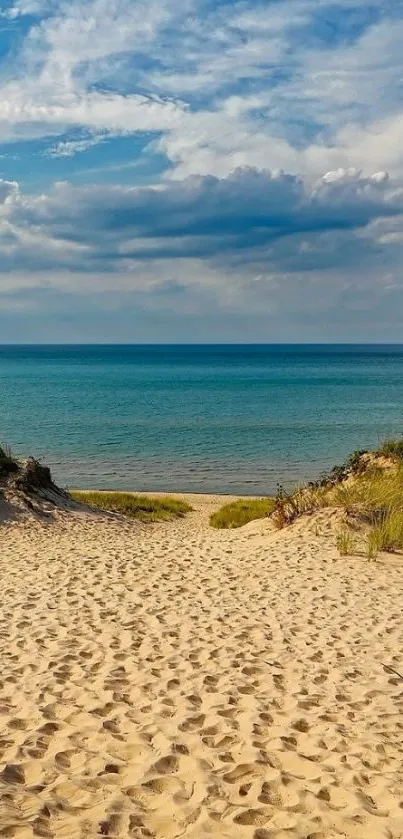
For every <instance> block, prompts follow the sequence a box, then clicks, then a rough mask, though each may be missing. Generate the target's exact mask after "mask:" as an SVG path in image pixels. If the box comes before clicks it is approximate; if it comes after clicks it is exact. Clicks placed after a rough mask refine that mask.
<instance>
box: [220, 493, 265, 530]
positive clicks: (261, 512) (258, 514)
mask: <svg viewBox="0 0 403 839" xmlns="http://www.w3.org/2000/svg"><path fill="white" fill-rule="evenodd" d="M273 510H274V499H273V498H238V499H237V500H236V501H231V502H230V503H229V504H224V506H223V507H220V509H219V510H217V511H216V512H215V513H212V514H211V516H210V524H211V526H212V527H215V528H217V529H230V528H234V527H242V526H243V525H244V524H248V522H250V521H254V520H255V519H263V518H265V517H266V516H268V515H270V513H272V512H273Z"/></svg>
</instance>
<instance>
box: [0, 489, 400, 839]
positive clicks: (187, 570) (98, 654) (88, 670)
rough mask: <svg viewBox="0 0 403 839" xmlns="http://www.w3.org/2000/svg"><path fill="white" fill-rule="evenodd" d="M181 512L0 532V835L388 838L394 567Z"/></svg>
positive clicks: (308, 522) (212, 501)
mask: <svg viewBox="0 0 403 839" xmlns="http://www.w3.org/2000/svg"><path fill="white" fill-rule="evenodd" d="M193 501H194V503H195V506H196V507H197V509H196V511H195V512H194V513H192V514H191V515H190V516H189V517H188V518H187V519H186V520H181V521H178V522H175V523H171V524H157V525H147V526H146V525H142V524H138V523H128V522H121V521H118V520H114V519H110V520H108V519H107V518H105V517H103V516H99V517H96V516H94V517H91V516H88V515H83V514H71V513H61V514H59V515H58V517H57V519H56V521H54V522H50V523H43V522H41V521H30V522H15V523H13V524H9V525H3V526H2V527H1V528H0V549H1V557H0V565H1V569H0V573H1V582H2V602H1V609H0V649H1V672H0V721H1V723H0V724H1V732H0V836H6V837H18V839H29V838H30V837H37V836H38V837H49V838H50V837H55V838H56V837H57V839H59V837H60V838H61V837H63V838H64V839H84V838H85V837H86V838H87V837H88V839H90V837H91V839H92V837H97V836H109V837H118V838H119V839H126V837H155V839H160V838H162V837H164V838H165V839H176V837H182V836H185V837H189V839H199V837H200V839H204V837H228V839H238V837H239V839H243V838H244V837H245V839H246V838H247V837H250V839H292V838H293V837H302V838H303V839H307V837H310V839H341V837H354V839H364V837H365V839H367V838H368V839H381V837H382V839H402V837H403V745H402V744H403V713H402V711H403V653H402V650H403V622H402V603H403V597H402V594H403V592H402V589H403V584H402V562H400V561H399V560H396V559H395V560H393V559H390V560H387V559H385V560H382V561H379V562H377V563H369V562H368V561H367V560H365V559H364V558H362V559H360V558H358V559H357V558H355V559H342V558H340V557H338V554H337V551H336V549H335V547H334V530H335V526H336V525H335V522H334V519H333V518H332V514H331V513H329V512H327V513H323V514H321V515H319V516H318V517H315V518H307V519H305V520H301V521H299V522H298V523H297V524H296V525H294V526H293V527H291V528H289V529H287V530H286V531H282V532H280V533H278V532H272V531H271V529H270V525H269V524H268V523H267V522H258V523H256V522H255V523H252V524H250V525H248V526H246V527H245V528H243V529H241V530H237V531H214V530H212V529H210V528H209V527H208V513H209V512H210V511H211V510H212V509H215V508H216V507H218V506H219V505H220V503H221V499H217V498H212V497H204V498H203V497H196V498H195V499H193ZM389 668H393V671H396V672H392V670H391V669H389ZM398 673H400V674H401V675H400V676H399V675H397V674H398Z"/></svg>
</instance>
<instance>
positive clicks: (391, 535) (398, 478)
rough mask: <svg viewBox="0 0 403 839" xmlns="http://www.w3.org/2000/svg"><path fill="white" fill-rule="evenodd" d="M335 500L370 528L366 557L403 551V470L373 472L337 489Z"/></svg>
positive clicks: (400, 468)
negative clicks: (386, 552) (382, 552)
mask: <svg viewBox="0 0 403 839" xmlns="http://www.w3.org/2000/svg"><path fill="white" fill-rule="evenodd" d="M336 498H337V500H338V501H339V502H340V503H341V504H342V506H343V507H344V509H345V510H346V512H347V513H353V514H354V513H355V514H356V515H358V517H360V518H361V519H363V520H364V522H366V523H367V524H368V525H369V531H368V536H367V553H368V557H369V558H370V559H373V558H375V557H376V556H377V554H378V552H379V551H400V550H403V466H399V467H398V468H396V469H393V470H390V469H386V470H375V471H373V472H369V473H368V475H366V476H364V477H362V478H361V479H360V480H359V481H356V482H355V483H353V484H352V485H351V486H345V487H339V489H338V491H337V493H336Z"/></svg>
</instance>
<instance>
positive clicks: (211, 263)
mask: <svg viewBox="0 0 403 839" xmlns="http://www.w3.org/2000/svg"><path fill="white" fill-rule="evenodd" d="M402 43H403V0H378V2H377V3H368V2H362V0H333V2H329V0H266V2H258V1H257V0H242V2H222V0H218V2H212V0H183V2H181V3H180V4H179V3H178V2H177V0H14V2H12V0H0V138H1V143H0V341H1V342H8V341H13V342H14V341H17V342H20V341H21V342H22V341H24V342H25V341H27V342H31V341H32V342H40V341H44V342H47V341H60V342H63V341H66V342H69V341H79V342H81V341H94V342H96V341H123V342H127V341H134V342H136V341H140V342H141V341H185V342H188V341H192V340H195V341H221V340H223V341H268V342H270V341H369V342H371V341H392V342H393V341H401V340H402V328H401V325H402V320H403V317H402V316H403V275H402V264H403V57H402V48H401V44H402Z"/></svg>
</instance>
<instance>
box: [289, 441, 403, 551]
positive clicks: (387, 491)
mask: <svg viewBox="0 0 403 839" xmlns="http://www.w3.org/2000/svg"><path fill="white" fill-rule="evenodd" d="M392 443H393V441H389V442H388V443H387V444H385V445H387V447H388V452H387V454H388V455H389V457H390V458H391V463H390V464H387V465H386V466H385V464H384V463H383V465H380V462H379V456H380V455H382V457H385V456H386V449H385V447H383V448H382V451H381V450H380V451H378V452H374V453H372V454H371V453H366V452H365V453H364V452H363V453H354V455H352V457H351V458H350V459H349V461H347V463H350V464H353V466H352V468H351V467H350V469H349V470H347V471H346V466H343V467H340V470H342V474H343V475H344V477H342V478H340V479H339V480H335V478H334V475H335V470H332V473H331V475H330V477H329V479H328V481H327V482H325V480H324V479H321V480H320V481H318V482H316V483H310V484H308V485H307V486H305V487H301V488H298V489H296V490H295V491H294V492H291V493H289V494H288V493H286V492H284V490H283V489H282V488H281V487H279V489H278V492H277V496H276V500H275V507H274V513H273V520H274V522H275V524H276V525H277V527H279V528H282V527H285V526H286V525H287V524H290V523H291V522H292V521H294V520H295V519H296V518H298V516H300V515H302V514H303V513H312V512H315V510H319V509H323V508H324V507H338V508H340V509H342V510H343V511H344V512H345V513H346V515H347V518H348V519H350V521H351V520H354V521H355V522H356V525H358V526H359V525H361V526H362V527H361V530H362V540H364V539H366V552H367V555H368V558H369V559H375V558H376V556H377V555H378V553H379V551H400V550H403V465H401V464H400V456H399V455H398V454H396V452H398V451H399V441H395V444H393V445H392ZM364 455H366V457H365V456H364ZM396 459H397V460H396ZM336 543H337V547H338V550H339V552H340V554H341V555H342V556H347V555H350V554H352V553H354V552H357V542H356V534H354V535H353V534H352V532H351V528H349V526H348V524H347V525H346V527H345V528H343V530H342V531H341V532H340V533H339V534H338V535H337V537H336Z"/></svg>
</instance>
